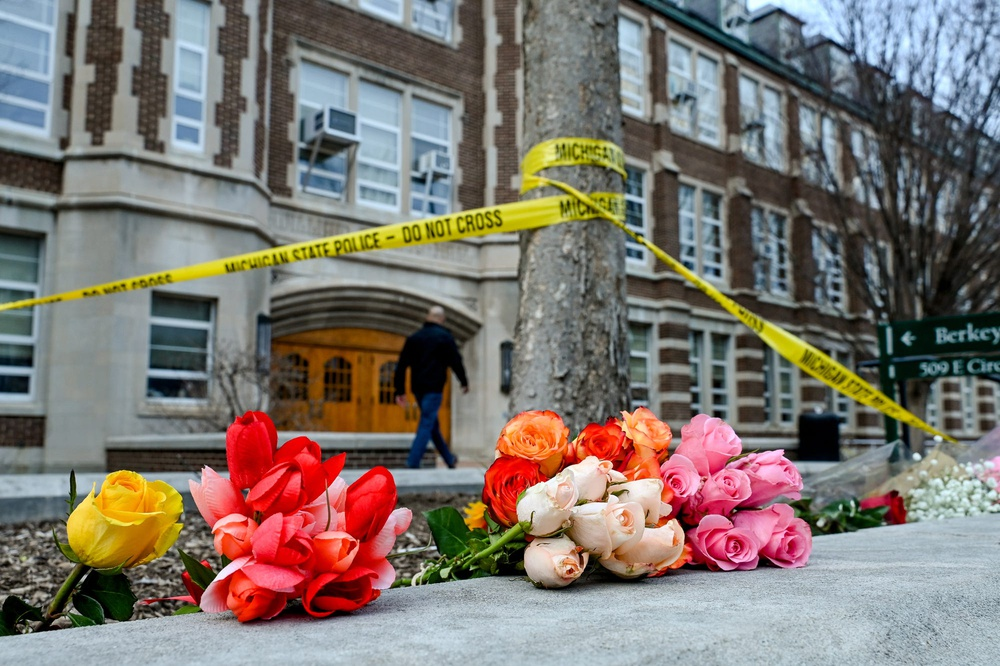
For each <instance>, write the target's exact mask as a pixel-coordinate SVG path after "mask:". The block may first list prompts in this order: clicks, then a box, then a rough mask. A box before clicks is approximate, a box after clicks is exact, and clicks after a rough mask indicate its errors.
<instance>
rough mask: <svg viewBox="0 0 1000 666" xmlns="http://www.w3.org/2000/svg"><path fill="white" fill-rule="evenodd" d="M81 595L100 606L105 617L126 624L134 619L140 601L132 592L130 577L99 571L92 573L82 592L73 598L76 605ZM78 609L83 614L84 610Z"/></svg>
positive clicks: (82, 586) (81, 589)
mask: <svg viewBox="0 0 1000 666" xmlns="http://www.w3.org/2000/svg"><path fill="white" fill-rule="evenodd" d="M80 593H83V594H84V595H86V596H87V597H89V598H91V599H93V600H95V601H96V602H97V603H98V604H100V606H101V608H102V609H103V616H104V617H110V618H111V619H113V620H118V621H119V622H124V621H125V620H127V619H129V618H130V617H132V612H133V610H134V609H135V602H136V601H138V598H137V597H136V596H135V594H133V592H132V585H131V584H130V583H129V580H128V577H127V576H126V575H125V574H123V573H119V574H115V575H110V576H109V575H107V574H102V573H101V572H98V571H91V572H90V573H89V574H87V577H86V578H85V579H84V581H83V585H81V586H80V592H78V593H77V595H76V596H75V597H73V599H74V604H75V603H76V599H77V597H79V596H80ZM77 608H78V609H79V610H80V612H83V609H82V608H80V607H79V606H77ZM85 614H86V613H85ZM88 617H89V615H88Z"/></svg>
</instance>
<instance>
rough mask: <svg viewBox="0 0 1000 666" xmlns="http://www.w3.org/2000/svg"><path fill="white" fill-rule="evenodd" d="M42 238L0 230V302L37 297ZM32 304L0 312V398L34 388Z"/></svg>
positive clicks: (34, 321) (35, 333)
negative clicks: (3, 232)
mask: <svg viewBox="0 0 1000 666" xmlns="http://www.w3.org/2000/svg"><path fill="white" fill-rule="evenodd" d="M41 245H42V244H41V241H40V240H38V239H37V238H29V237H27V236H10V235H7V234H0V303H10V302H11V301H22V300H25V299H28V298H37V297H38V293H39V289H38V281H39V274H40V272H41V271H40V267H41ZM37 340H38V322H37V319H36V317H35V308H33V307H31V308H20V309H18V310H6V311H4V312H0V400H8V399H27V398H30V397H32V395H33V394H34V391H35V343H36V342H37Z"/></svg>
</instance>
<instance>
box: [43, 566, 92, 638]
mask: <svg viewBox="0 0 1000 666" xmlns="http://www.w3.org/2000/svg"><path fill="white" fill-rule="evenodd" d="M88 571H90V567H88V566H87V565H86V564H83V563H77V565H76V566H75V567H73V570H72V571H70V572H69V575H68V576H66V580H65V581H63V584H62V587H60V588H59V591H58V592H56V596H55V597H53V599H52V603H51V604H49V609H48V610H47V611H45V617H43V618H42V620H41V621H40V622H38V623H36V624H35V626H34V628H33V629H32V631H45V630H46V629H48V628H49V626H51V624H52V623H53V622H54V621H55V620H56V618H59V617H61V616H62V611H63V609H64V608H65V607H66V604H67V602H69V598H70V597H71V596H73V592H74V591H75V590H76V586H77V585H79V584H80V581H81V580H82V579H83V577H84V576H85V575H87V572H88Z"/></svg>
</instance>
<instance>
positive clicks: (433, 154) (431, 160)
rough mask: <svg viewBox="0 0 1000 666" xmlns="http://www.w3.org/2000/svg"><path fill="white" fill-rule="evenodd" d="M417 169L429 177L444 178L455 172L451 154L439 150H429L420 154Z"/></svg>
mask: <svg viewBox="0 0 1000 666" xmlns="http://www.w3.org/2000/svg"><path fill="white" fill-rule="evenodd" d="M418 170H419V171H420V173H422V174H425V175H427V174H429V175H430V176H431V177H441V178H445V177H447V176H450V175H452V174H453V173H454V172H455V167H454V165H453V163H452V158H451V155H449V154H448V153H445V152H442V151H440V150H431V151H428V152H426V153H424V154H423V155H421V156H420V161H419V163H418Z"/></svg>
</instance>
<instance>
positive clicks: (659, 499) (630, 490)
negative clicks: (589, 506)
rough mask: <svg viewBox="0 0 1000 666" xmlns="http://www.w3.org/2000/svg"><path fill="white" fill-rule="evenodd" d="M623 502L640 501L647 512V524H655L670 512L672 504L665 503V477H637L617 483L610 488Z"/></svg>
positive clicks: (609, 490)
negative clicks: (633, 479)
mask: <svg viewBox="0 0 1000 666" xmlns="http://www.w3.org/2000/svg"><path fill="white" fill-rule="evenodd" d="M608 492H611V493H614V494H615V495H616V496H617V497H618V499H620V500H621V501H623V502H638V503H639V504H641V505H642V509H643V511H644V512H645V513H646V524H647V525H655V524H656V523H657V522H658V521H659V520H660V516H661V515H663V514H669V513H670V505H669V504H664V503H663V479H637V480H635V481H628V482H627V483H616V484H614V485H612V486H610V487H609V488H608Z"/></svg>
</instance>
